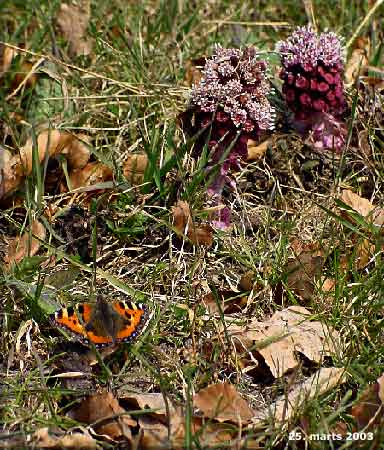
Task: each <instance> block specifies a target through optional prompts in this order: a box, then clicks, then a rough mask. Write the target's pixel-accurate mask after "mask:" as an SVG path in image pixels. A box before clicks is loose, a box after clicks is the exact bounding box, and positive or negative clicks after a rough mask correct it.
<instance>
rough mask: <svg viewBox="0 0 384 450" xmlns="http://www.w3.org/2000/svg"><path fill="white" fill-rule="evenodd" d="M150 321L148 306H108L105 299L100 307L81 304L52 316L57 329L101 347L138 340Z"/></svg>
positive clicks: (63, 309)
mask: <svg viewBox="0 0 384 450" xmlns="http://www.w3.org/2000/svg"><path fill="white" fill-rule="evenodd" d="M147 321H148V310H147V308H146V306H145V305H143V304H141V303H138V304H137V305H136V304H135V303H133V302H124V301H119V302H113V303H108V302H106V301H105V300H104V299H103V297H102V296H101V295H99V296H98V297H97V302H96V304H91V303H79V304H77V305H76V306H74V307H72V306H70V307H68V308H61V309H59V310H58V311H56V312H55V313H54V314H52V315H51V316H50V322H51V323H52V324H53V325H54V326H60V327H62V328H64V329H65V330H66V331H70V332H71V333H73V334H74V335H75V337H76V338H77V339H79V340H80V341H82V342H84V343H85V344H89V343H90V342H93V343H94V344H95V345H96V346H97V347H104V346H107V345H112V344H118V343H120V342H129V341H132V340H133V339H135V338H136V337H137V336H138V335H139V334H140V333H141V331H142V330H143V328H144V326H145V325H146V323H147Z"/></svg>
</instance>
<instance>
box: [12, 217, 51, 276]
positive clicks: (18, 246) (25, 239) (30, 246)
mask: <svg viewBox="0 0 384 450" xmlns="http://www.w3.org/2000/svg"><path fill="white" fill-rule="evenodd" d="M45 236H46V230H45V227H44V225H43V224H42V223H41V222H39V221H38V220H34V221H33V222H32V226H31V229H30V230H27V231H25V232H24V233H23V235H22V236H19V237H17V238H16V239H14V240H13V241H12V242H11V243H10V244H9V246H8V252H7V255H6V256H5V257H4V263H5V265H6V267H8V268H9V267H10V266H11V265H12V264H15V263H18V262H20V261H21V260H22V259H24V258H25V257H27V256H34V255H36V253H37V252H38V251H39V248H40V240H42V241H43V240H44V239H45Z"/></svg>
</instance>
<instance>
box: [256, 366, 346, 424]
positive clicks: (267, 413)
mask: <svg viewBox="0 0 384 450" xmlns="http://www.w3.org/2000/svg"><path fill="white" fill-rule="evenodd" d="M344 378H345V371H344V369H342V368H335V367H323V368H321V369H320V370H318V371H317V372H316V373H314V374H313V375H312V376H311V377H309V378H308V379H307V380H305V381H304V382H303V383H301V384H299V385H297V386H295V387H294V388H293V390H292V391H291V392H289V393H288V395H282V396H281V397H280V398H278V399H277V400H276V402H274V403H273V404H272V405H270V407H269V408H268V409H266V410H264V411H256V412H255V416H254V419H253V420H252V425H256V426H257V425H261V424H262V423H263V422H272V423H273V424H274V426H276V425H279V424H280V423H282V424H287V423H288V422H289V421H290V420H291V419H292V418H293V417H294V416H295V414H296V413H297V412H298V410H299V409H300V408H302V407H303V406H304V405H305V404H306V403H307V402H308V401H309V400H310V399H312V398H317V397H318V396H320V395H323V394H325V393H326V392H328V391H330V390H331V389H333V388H334V387H335V386H338V385H339V384H341V383H343V382H344V381H345V379H344Z"/></svg>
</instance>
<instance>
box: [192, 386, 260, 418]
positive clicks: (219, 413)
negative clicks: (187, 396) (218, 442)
mask: <svg viewBox="0 0 384 450" xmlns="http://www.w3.org/2000/svg"><path fill="white" fill-rule="evenodd" d="M193 402H194V405H195V406H196V407H197V408H199V409H200V411H201V412H202V413H203V415H204V417H207V418H209V419H215V420H218V421H219V422H224V421H230V422H234V423H236V424H238V423H242V424H245V423H247V422H249V421H250V420H251V419H252V417H253V416H254V413H253V411H252V409H251V408H250V407H249V405H248V403H247V402H246V401H245V400H244V399H243V398H242V397H241V396H240V394H239V393H238V392H237V390H236V389H235V387H234V386H232V385H231V384H229V383H219V384H211V385H210V386H208V387H206V388H205V389H202V390H201V391H199V392H198V393H197V394H196V395H195V396H194V397H193Z"/></svg>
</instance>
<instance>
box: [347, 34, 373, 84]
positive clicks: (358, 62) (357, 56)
mask: <svg viewBox="0 0 384 450" xmlns="http://www.w3.org/2000/svg"><path fill="white" fill-rule="evenodd" d="M369 47H370V46H369V41H368V39H365V38H362V37H360V38H359V39H356V41H355V48H354V49H353V51H352V53H351V56H350V58H349V59H348V61H347V64H346V67H345V71H344V76H345V81H346V83H347V84H353V83H354V82H355V80H356V78H357V77H358V76H359V73H360V72H361V71H362V70H364V68H365V67H366V66H367V65H368V64H369V61H368V57H367V55H368V53H369Z"/></svg>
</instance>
